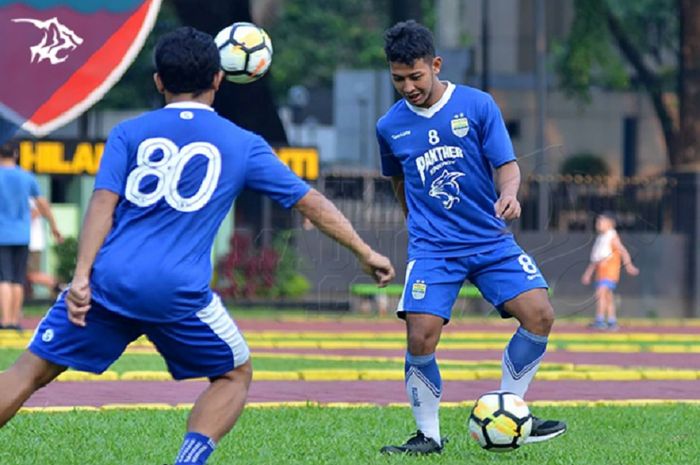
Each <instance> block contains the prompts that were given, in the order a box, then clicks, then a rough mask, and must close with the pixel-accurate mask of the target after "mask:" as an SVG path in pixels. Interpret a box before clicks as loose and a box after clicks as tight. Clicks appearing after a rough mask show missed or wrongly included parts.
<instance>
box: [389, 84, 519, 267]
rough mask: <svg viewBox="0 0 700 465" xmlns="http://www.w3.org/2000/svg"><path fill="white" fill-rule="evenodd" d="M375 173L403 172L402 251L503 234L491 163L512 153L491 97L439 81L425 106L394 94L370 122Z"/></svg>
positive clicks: (472, 245) (469, 244) (481, 246)
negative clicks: (437, 92)
mask: <svg viewBox="0 0 700 465" xmlns="http://www.w3.org/2000/svg"><path fill="white" fill-rule="evenodd" d="M377 139H378V142H379V147H380V152H381V165H382V173H383V174H384V175H385V176H400V175H403V176H404V179H405V184H404V189H405V194H406V204H407V206H408V220H407V221H408V231H409V246H408V255H409V259H416V258H430V257H464V256H468V255H472V254H475V253H479V252H482V251H485V250H488V249H491V248H493V247H494V246H495V245H497V244H499V243H500V242H501V241H504V240H507V239H511V238H512V235H511V234H510V232H508V230H507V228H506V224H505V222H504V221H503V220H501V219H499V218H497V217H496V214H495V210H494V203H495V202H496V200H497V198H498V197H497V194H496V189H495V185H494V182H493V168H494V167H495V168H498V167H500V166H502V165H504V164H505V163H508V162H511V161H513V160H515V155H514V153H513V146H512V144H511V141H510V137H509V136H508V132H507V130H506V127H505V124H504V122H503V117H502V116H501V112H500V111H499V109H498V107H497V106H496V103H495V102H494V100H493V98H492V97H491V96H490V95H489V94H487V93H484V92H481V91H479V90H477V89H473V88H470V87H466V86H455V85H454V84H451V83H447V89H446V90H445V92H444V94H443V96H442V97H441V98H440V100H439V101H438V102H436V103H435V104H434V105H433V106H431V107H430V108H419V107H415V106H413V105H411V104H410V103H408V102H407V101H406V100H400V101H398V102H396V103H395V104H394V105H393V106H392V107H391V109H389V111H388V112H387V113H386V114H385V115H384V116H383V117H382V118H381V119H380V120H379V121H378V122H377Z"/></svg>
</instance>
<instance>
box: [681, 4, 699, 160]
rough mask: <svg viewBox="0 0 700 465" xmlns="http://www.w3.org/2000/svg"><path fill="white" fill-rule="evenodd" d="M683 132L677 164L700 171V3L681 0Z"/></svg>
mask: <svg viewBox="0 0 700 465" xmlns="http://www.w3.org/2000/svg"><path fill="white" fill-rule="evenodd" d="M679 6H680V11H679V15H680V21H681V60H680V62H681V63H680V67H679V68H680V69H679V73H680V79H679V80H680V85H679V96H678V100H679V102H680V132H679V138H678V142H679V143H678V156H677V157H676V159H677V164H678V165H679V166H683V167H684V168H691V169H692V168H694V169H696V170H700V2H698V1H697V0H680V1H679Z"/></svg>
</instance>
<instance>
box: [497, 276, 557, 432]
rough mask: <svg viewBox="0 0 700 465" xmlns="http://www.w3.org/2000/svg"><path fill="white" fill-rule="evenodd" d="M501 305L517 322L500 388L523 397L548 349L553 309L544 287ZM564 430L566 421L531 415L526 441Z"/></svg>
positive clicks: (504, 358) (504, 355) (507, 353)
mask: <svg viewBox="0 0 700 465" xmlns="http://www.w3.org/2000/svg"><path fill="white" fill-rule="evenodd" d="M504 309H505V310H506V311H507V312H508V313H509V314H511V315H512V316H513V317H515V318H516V319H517V320H518V321H519V322H520V328H518V330H517V331H516V332H515V334H514V335H513V337H512V338H511V340H510V342H509V343H508V346H507V347H506V350H505V351H504V353H503V377H502V379H501V390H504V391H510V392H513V393H515V394H517V395H519V396H520V397H523V398H524V397H525V393H526V392H527V389H528V387H529V386H530V382H531V381H532V379H533V378H534V377H535V373H537V369H538V368H539V366H540V361H541V360H542V357H543V356H544V353H545V351H546V349H547V338H548V336H549V332H550V331H551V329H552V324H553V323H554V309H553V308H552V304H551V303H550V302H549V297H548V296H547V290H546V289H532V290H530V291H527V292H523V293H522V294H520V295H519V296H517V297H516V298H515V299H512V300H510V301H508V302H506V303H505V304H504ZM564 432H566V424H565V423H563V422H561V421H556V420H542V419H540V418H537V417H533V422H532V433H531V434H530V437H529V438H528V439H527V441H526V442H541V441H546V440H548V439H552V438H555V437H557V436H559V435H561V434H564Z"/></svg>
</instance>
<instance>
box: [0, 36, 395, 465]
mask: <svg viewBox="0 0 700 465" xmlns="http://www.w3.org/2000/svg"><path fill="white" fill-rule="evenodd" d="M155 63H156V71H157V72H156V74H155V76H154V79H155V84H156V87H157V88H158V90H159V91H160V92H161V93H163V94H164V95H165V102H166V106H165V108H162V109H160V110H156V111H152V112H148V113H145V114H143V115H141V116H139V117H137V118H135V119H132V120H128V121H125V122H123V123H121V124H119V125H117V126H116V127H115V128H114V129H113V130H112V132H111V134H110V135H109V138H108V140H107V144H106V147H105V150H104V154H103V157H102V161H101V165H100V169H99V172H98V174H97V177H96V180H95V190H94V193H93V195H92V198H91V200H90V204H89V207H88V210H87V214H86V216H85V220H84V223H83V228H82V232H81V235H80V245H79V251H78V260H77V266H76V269H75V275H74V277H73V281H72V283H71V285H70V289H69V290H68V291H66V292H64V293H63V294H61V296H60V297H59V298H58V299H57V301H56V303H55V304H54V305H53V307H51V309H50V310H49V312H48V313H47V315H46V316H45V317H44V319H43V320H42V321H41V323H40V324H39V326H38V328H37V330H36V332H35V334H34V338H33V339H32V341H31V343H30V345H29V349H28V351H26V352H25V353H24V354H22V355H21V356H20V358H19V359H18V360H17V362H16V363H15V364H14V365H13V366H12V367H11V368H10V369H9V370H7V371H5V372H4V373H2V374H0V393H2V395H1V396H0V426H1V425H4V424H5V423H6V422H7V421H8V420H9V419H10V418H12V416H13V415H14V414H15V413H16V412H17V410H18V409H19V408H20V406H21V405H22V404H23V403H24V402H25V401H26V400H27V399H28V398H29V396H30V395H31V394H32V393H33V392H35V391H36V390H37V389H39V388H40V387H42V386H44V385H45V384H47V383H49V382H50V381H52V380H53V379H54V378H56V376H58V375H59V374H60V373H61V372H63V371H64V370H65V369H66V367H71V368H74V369H78V370H84V371H90V372H95V373H101V372H103V371H104V370H105V369H107V367H109V366H110V365H111V364H112V362H114V361H115V360H116V359H117V358H118V357H119V356H120V355H121V354H122V352H123V351H124V349H125V348H126V346H127V345H128V344H129V343H130V342H132V341H133V340H135V339H136V338H138V337H139V336H141V335H142V334H145V335H146V336H148V338H149V339H150V340H151V341H152V342H153V344H154V345H155V346H156V348H157V349H158V351H159V352H160V353H161V355H162V356H163V357H164V358H165V360H166V362H167V366H168V369H169V370H170V373H171V374H172V376H173V378H175V379H178V380H179V379H187V378H201V377H206V378H209V380H210V381H211V383H210V384H209V386H208V387H207V389H206V390H205V391H204V392H203V393H202V394H201V395H200V397H199V398H198V399H197V401H196V403H195V405H194V407H193V409H192V412H191V414H190V416H189V419H188V422H187V433H186V435H185V438H184V440H183V443H182V447H181V449H180V452H179V454H178V455H177V458H176V460H175V463H176V465H184V464H200V465H201V464H204V463H205V462H206V461H207V457H209V455H210V454H211V452H212V451H213V449H214V446H215V445H216V443H218V442H219V440H220V439H221V438H222V437H223V436H224V435H225V434H226V433H227V432H228V431H229V430H230V429H231V428H232V427H233V425H234V423H235V422H236V420H237V418H238V416H239V415H240V413H241V411H242V409H243V406H244V404H245V399H246V395H247V392H248V386H249V384H250V380H251V375H252V369H251V362H250V359H249V350H248V346H247V345H246V342H245V340H244V339H243V336H242V335H241V333H240V332H239V330H238V328H237V327H236V324H235V323H234V321H233V319H232V318H231V317H230V315H229V314H228V312H227V311H226V309H225V308H224V306H223V304H222V302H221V300H220V299H219V297H218V296H217V295H216V294H214V293H212V291H211V289H210V287H209V282H210V280H211V275H212V266H211V261H210V257H211V248H212V243H213V241H214V236H215V234H216V232H217V230H218V229H219V225H220V224H221V222H222V220H223V219H224V217H225V216H226V214H227V213H228V211H229V210H230V209H231V205H232V203H233V201H234V199H235V198H236V196H237V195H238V194H239V193H240V192H241V191H242V190H243V189H244V188H249V189H253V190H256V191H259V192H262V193H264V194H267V195H268V196H270V197H271V198H273V199H274V200H276V201H277V202H279V203H280V204H281V205H283V206H284V207H287V208H290V207H295V208H296V209H297V210H299V212H300V213H301V214H302V215H304V216H305V217H306V218H309V219H310V220H311V221H312V222H313V223H314V225H315V226H316V227H318V228H319V229H320V230H321V231H322V232H324V233H325V234H327V235H328V236H330V237H331V238H333V239H335V240H336V241H338V242H339V243H340V244H342V245H344V246H346V247H348V248H349V249H350V250H351V251H352V252H354V253H355V255H356V256H357V258H358V260H359V262H360V264H361V266H362V268H363V270H364V271H365V272H367V273H369V274H370V275H372V276H373V277H374V278H375V279H376V281H377V282H378V284H379V285H380V286H384V285H386V284H387V283H388V282H389V281H390V280H391V279H392V278H393V276H394V270H393V268H392V266H391V263H390V262H389V260H388V259H387V258H386V257H384V256H382V255H379V254H378V253H376V252H375V251H373V250H372V249H371V248H370V247H369V246H368V245H367V244H366V243H365V242H363V240H362V239H361V238H360V237H359V236H358V235H357V233H356V232H355V230H354V229H353V228H352V226H351V225H350V223H349V222H348V221H347V219H346V218H345V217H344V216H343V215H342V214H341V213H340V212H339V211H338V210H337V209H336V208H335V207H334V206H333V204H332V203H331V202H330V201H328V200H327V199H326V198H325V197H323V196H322V195H321V194H320V193H319V192H317V191H316V190H314V189H311V188H310V187H309V186H308V185H307V184H306V183H305V182H303V181H302V180H300V179H299V178H298V177H297V176H296V175H294V174H293V173H292V172H291V171H290V170H289V169H288V168H287V166H286V165H284V164H283V163H282V162H280V161H279V159H278V158H277V157H276V156H275V154H274V153H273V152H272V150H271V148H270V147H269V146H268V144H267V143H265V141H264V140H263V139H262V138H261V137H259V136H257V135H256V134H253V133H251V132H248V131H245V130H243V129H241V128H239V127H238V126H236V125H235V124H233V123H231V122H230V121H228V120H226V119H224V118H222V117H220V116H218V115H217V114H216V113H215V112H214V111H213V110H212V108H211V104H212V102H213V100H214V94H215V93H216V91H217V90H218V88H219V85H220V84H221V81H222V78H223V73H222V72H221V70H220V66H219V53H218V49H217V47H216V45H215V43H214V41H213V39H212V37H211V36H209V35H208V34H205V33H203V32H200V31H197V30H195V29H193V28H188V27H184V28H179V29H177V30H175V31H174V32H171V33H169V34H167V35H165V36H164V37H162V38H161V40H160V41H159V43H158V45H157V46H156V50H155Z"/></svg>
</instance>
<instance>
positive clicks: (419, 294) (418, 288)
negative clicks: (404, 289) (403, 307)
mask: <svg viewBox="0 0 700 465" xmlns="http://www.w3.org/2000/svg"><path fill="white" fill-rule="evenodd" d="M426 289H428V285H427V284H425V281H416V282H415V283H413V287H412V288H411V297H413V298H414V299H415V300H421V299H423V297H425V291H426Z"/></svg>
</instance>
